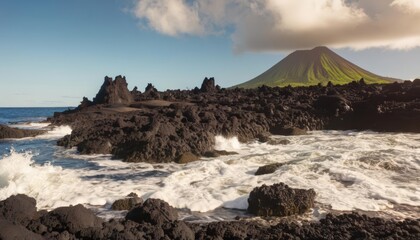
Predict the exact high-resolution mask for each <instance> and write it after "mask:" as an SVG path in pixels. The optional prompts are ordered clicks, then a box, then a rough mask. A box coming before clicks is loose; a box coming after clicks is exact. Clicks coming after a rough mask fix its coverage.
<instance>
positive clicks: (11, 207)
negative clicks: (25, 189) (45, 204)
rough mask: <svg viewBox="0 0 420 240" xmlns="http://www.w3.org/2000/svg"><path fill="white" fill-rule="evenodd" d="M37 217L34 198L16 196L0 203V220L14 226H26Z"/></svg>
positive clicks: (21, 195)
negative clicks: (4, 220)
mask: <svg viewBox="0 0 420 240" xmlns="http://www.w3.org/2000/svg"><path fill="white" fill-rule="evenodd" d="M36 216H37V211H36V201H35V199H34V198H31V197H28V196H26V195H23V194H18V195H14V196H11V197H9V198H7V199H6V200H4V201H1V202H0V218H3V219H6V220H7V221H9V222H11V223H15V224H21V225H23V226H26V225H27V224H28V222H29V221H30V220H32V219H34V218H36Z"/></svg>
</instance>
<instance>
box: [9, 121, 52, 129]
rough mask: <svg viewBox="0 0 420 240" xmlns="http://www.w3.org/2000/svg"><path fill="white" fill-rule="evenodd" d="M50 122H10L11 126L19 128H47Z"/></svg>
mask: <svg viewBox="0 0 420 240" xmlns="http://www.w3.org/2000/svg"><path fill="white" fill-rule="evenodd" d="M49 125H50V123H39V122H30V123H19V124H12V125H10V126H11V127H15V128H21V129H43V128H47V127H48V126H49Z"/></svg>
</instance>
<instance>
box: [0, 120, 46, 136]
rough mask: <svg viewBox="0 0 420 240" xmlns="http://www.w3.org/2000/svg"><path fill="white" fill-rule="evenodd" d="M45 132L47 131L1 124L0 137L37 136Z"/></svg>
mask: <svg viewBox="0 0 420 240" xmlns="http://www.w3.org/2000/svg"><path fill="white" fill-rule="evenodd" d="M43 133H45V131H42V130H27V129H18V128H12V127H9V126H5V125H1V124H0V139H9V138H24V137H35V136H37V135H40V134H43Z"/></svg>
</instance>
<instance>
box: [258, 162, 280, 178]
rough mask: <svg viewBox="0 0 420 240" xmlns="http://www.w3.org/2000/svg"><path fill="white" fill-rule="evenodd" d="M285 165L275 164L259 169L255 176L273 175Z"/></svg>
mask: <svg viewBox="0 0 420 240" xmlns="http://www.w3.org/2000/svg"><path fill="white" fill-rule="evenodd" d="M283 165H284V164H283V163H273V164H268V165H265V166H262V167H259V168H258V169H257V171H256V172H255V176H258V175H265V174H270V173H273V172H275V171H276V170H277V169H279V168H280V167H281V166H283Z"/></svg>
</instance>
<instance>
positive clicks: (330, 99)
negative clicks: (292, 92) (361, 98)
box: [314, 95, 351, 115]
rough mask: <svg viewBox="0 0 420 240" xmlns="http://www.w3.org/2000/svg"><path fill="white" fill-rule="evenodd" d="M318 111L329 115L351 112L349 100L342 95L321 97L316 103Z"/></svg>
mask: <svg viewBox="0 0 420 240" xmlns="http://www.w3.org/2000/svg"><path fill="white" fill-rule="evenodd" d="M314 106H315V107H316V109H318V110H320V111H325V112H327V113H329V114H335V115H337V114H340V113H346V112H348V111H350V110H351V107H350V106H349V104H348V101H347V99H345V98H344V97H343V96H340V95H325V96H320V97H319V98H318V99H317V100H316V101H315V103H314Z"/></svg>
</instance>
